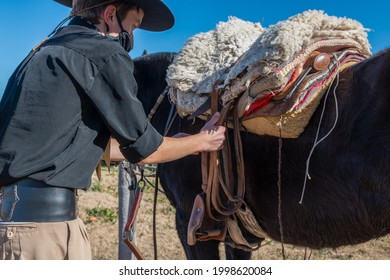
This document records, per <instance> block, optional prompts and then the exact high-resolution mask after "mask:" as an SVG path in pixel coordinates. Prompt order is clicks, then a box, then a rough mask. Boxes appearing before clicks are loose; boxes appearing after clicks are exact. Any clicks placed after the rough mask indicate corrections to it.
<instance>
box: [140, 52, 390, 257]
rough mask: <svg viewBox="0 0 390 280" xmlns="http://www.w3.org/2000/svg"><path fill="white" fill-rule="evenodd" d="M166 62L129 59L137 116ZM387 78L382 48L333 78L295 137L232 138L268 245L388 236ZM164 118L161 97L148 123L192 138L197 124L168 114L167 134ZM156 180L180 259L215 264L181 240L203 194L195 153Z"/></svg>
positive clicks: (213, 244)
mask: <svg viewBox="0 0 390 280" xmlns="http://www.w3.org/2000/svg"><path fill="white" fill-rule="evenodd" d="M174 56H175V53H155V54H149V55H145V56H142V57H138V58H135V59H134V65H135V70H134V76H135V78H136V81H137V83H138V92H139V93H138V98H139V99H140V101H141V102H142V103H143V105H144V109H145V111H146V112H149V111H150V110H151V109H152V107H153V106H154V104H155V101H156V99H157V98H158V96H159V95H160V93H161V92H163V91H164V88H165V87H166V81H165V74H166V70H167V67H168V66H169V65H170V64H171V63H172V61H173V59H174ZM388 73H390V49H385V50H383V51H381V52H380V53H378V54H375V55H373V56H371V57H370V58H368V59H365V60H363V61H361V62H359V63H357V64H355V65H353V66H351V67H349V68H347V69H346V70H344V71H343V72H341V73H340V74H339V77H338V79H337V84H336V83H335V82H334V83H333V84H332V85H331V88H330V90H329V92H328V94H327V95H326V96H325V97H323V98H322V100H321V102H320V104H319V106H318V108H317V110H316V111H315V112H314V114H313V116H312V118H311V119H310V121H309V123H308V125H307V126H306V128H305V130H304V132H303V133H302V134H301V135H300V136H299V137H298V138H288V139H287V138H283V139H282V138H279V137H275V136H269V135H257V134H253V133H249V132H245V131H242V132H241V137H242V147H243V158H244V165H245V185H246V193H245V201H246V204H247V205H248V207H249V208H250V209H251V210H252V212H253V214H254V216H255V218H256V220H257V222H258V223H259V225H260V226H261V227H262V229H263V230H264V231H265V232H266V233H267V235H268V236H269V238H271V239H273V240H275V241H279V242H283V243H286V244H292V245H296V246H302V247H306V248H311V249H321V248H337V247H340V246H345V245H354V244H359V243H363V242H366V241H369V240H371V239H376V238H380V237H383V236H386V235H387V234H389V233H390V79H389V78H388ZM324 106H325V107H324ZM171 111H172V105H171V103H170V102H169V99H168V98H165V99H164V101H163V102H162V103H161V105H160V106H159V107H158V109H157V111H156V113H155V115H154V116H153V118H152V124H153V125H154V127H156V129H157V130H158V131H159V132H160V133H162V134H163V133H165V134H166V135H167V136H172V135H174V134H176V133H179V132H184V133H189V134H192V133H196V132H198V131H199V130H200V129H201V127H202V126H203V125H204V121H203V120H201V119H198V118H197V119H195V120H189V119H188V118H180V117H175V118H174V121H173V122H172V125H171V126H170V127H169V129H168V131H167V122H168V119H170V117H169V116H170V115H171V114H170V112H171ZM320 121H321V124H320ZM330 131H331V133H330V134H329V135H328V136H327V138H326V139H325V140H324V141H322V142H321V143H318V145H315V139H316V135H317V134H318V137H319V138H321V137H323V136H324V135H325V134H327V133H328V132H330ZM227 141H231V139H230V137H229V140H227ZM314 146H315V148H314ZM309 159H310V160H309ZM158 176H159V178H160V181H161V185H162V187H163V189H164V192H165V194H166V196H167V197H168V199H169V200H170V202H171V204H172V205H173V206H174V207H175V208H176V228H177V233H178V236H179V238H180V241H181V244H182V246H183V248H184V251H185V254H186V257H187V258H188V259H219V258H220V256H219V250H218V246H219V243H220V241H217V240H210V241H201V242H199V241H198V242H196V244H195V245H192V246H190V245H188V243H187V227H188V222H189V219H190V215H191V211H192V206H193V202H194V199H195V197H196V195H197V194H199V193H201V192H202V189H201V184H202V178H201V159H200V155H191V156H187V157H185V158H182V159H180V160H176V161H173V162H169V163H164V164H160V165H159V167H158ZM244 234H246V232H244ZM225 248H226V258H227V259H249V258H250V256H251V253H250V252H248V251H246V250H241V249H237V248H231V247H230V246H226V245H225Z"/></svg>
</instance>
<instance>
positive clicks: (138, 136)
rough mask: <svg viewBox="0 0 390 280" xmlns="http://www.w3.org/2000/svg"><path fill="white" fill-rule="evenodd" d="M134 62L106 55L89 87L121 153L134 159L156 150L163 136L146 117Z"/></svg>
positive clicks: (120, 56) (141, 157) (135, 160)
mask: <svg viewBox="0 0 390 280" xmlns="http://www.w3.org/2000/svg"><path fill="white" fill-rule="evenodd" d="M133 68H134V64H133V62H132V61H131V59H130V57H129V56H128V55H123V54H115V55H113V56H112V57H110V58H108V59H107V62H106V63H105V65H104V67H102V69H101V70H100V72H99V74H98V75H97V76H96V78H95V81H94V83H93V85H92V87H91V89H90V90H88V91H87V94H88V95H89V97H90V99H91V100H92V102H93V103H94V105H95V107H96V108H97V110H98V112H99V115H100V117H101V118H102V119H103V121H104V123H105V124H106V126H107V127H108V129H109V130H110V133H111V135H112V137H114V138H115V139H116V140H117V141H118V143H119V145H120V149H121V152H122V153H123V155H124V157H125V158H126V159H127V160H128V161H130V162H132V163H136V162H139V161H141V160H142V159H144V158H147V157H148V156H149V155H151V154H152V153H153V152H155V151H156V150H157V149H158V147H159V146H160V145H161V143H162V141H163V137H162V135H161V134H160V133H158V132H157V130H156V129H155V128H154V127H153V126H152V125H151V124H150V122H148V121H147V118H146V114H145V111H144V109H143V106H142V103H141V102H140V101H139V100H138V98H137V84H136V81H135V79H134V76H133Z"/></svg>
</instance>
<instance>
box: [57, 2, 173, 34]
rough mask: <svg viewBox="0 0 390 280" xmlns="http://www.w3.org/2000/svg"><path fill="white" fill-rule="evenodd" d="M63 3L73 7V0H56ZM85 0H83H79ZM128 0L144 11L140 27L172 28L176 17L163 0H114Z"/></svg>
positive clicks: (147, 28)
mask: <svg viewBox="0 0 390 280" xmlns="http://www.w3.org/2000/svg"><path fill="white" fill-rule="evenodd" d="M54 1H56V2H58V3H60V4H62V5H65V6H67V7H70V8H72V0H54ZM78 1H83V0H78ZM116 1H118V2H119V1H126V2H129V3H134V5H136V6H137V7H139V8H141V9H142V10H143V11H144V14H145V15H144V18H143V20H142V23H141V26H140V27H139V28H141V29H144V30H149V31H164V30H168V29H170V28H171V27H172V26H173V25H174V23H175V18H174V16H173V14H172V12H171V10H170V9H169V8H168V7H167V6H166V5H165V4H164V3H163V2H162V1H161V0H113V1H112V2H116ZM108 2H109V0H106V1H102V0H100V1H99V0H96V4H99V3H102V4H104V3H108Z"/></svg>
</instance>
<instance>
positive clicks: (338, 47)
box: [167, 10, 371, 138]
mask: <svg viewBox="0 0 390 280" xmlns="http://www.w3.org/2000/svg"><path fill="white" fill-rule="evenodd" d="M367 31H368V30H367V29H366V28H364V27H363V26H362V24H361V23H359V22H357V21H355V20H352V19H348V18H339V17H334V16H328V15H326V14H325V13H324V12H323V11H316V10H310V11H306V12H303V13H301V14H298V15H296V16H293V17H290V18H289V19H287V20H286V21H281V22H278V23H277V24H275V25H272V26H270V27H269V28H267V29H265V28H263V27H261V25H260V24H259V23H251V22H246V21H242V20H240V19H237V18H230V19H229V20H228V22H222V23H219V24H218V25H217V28H216V29H215V30H212V31H210V32H207V33H201V34H198V35H195V36H194V37H193V38H190V40H189V41H188V42H187V43H186V45H185V46H184V47H183V49H182V50H181V51H180V52H179V54H178V55H177V57H176V58H175V61H174V63H173V64H172V65H171V66H170V67H169V68H168V73H167V82H168V85H169V87H170V90H169V95H170V98H171V100H173V102H174V103H175V104H176V108H177V110H178V112H179V114H180V115H181V116H187V115H192V114H194V113H195V112H197V111H199V108H201V107H202V105H203V107H204V104H207V102H208V100H209V98H210V95H211V94H213V87H214V85H215V83H216V82H217V81H222V82H221V83H220V86H219V91H218V92H219V94H220V103H221V104H222V106H225V105H226V104H228V103H229V102H231V101H236V102H238V110H239V117H240V118H241V121H242V124H243V127H244V128H245V129H246V130H248V131H250V132H254V133H257V134H268V135H274V136H280V133H281V131H280V125H281V124H282V126H283V130H282V137H284V138H295V137H298V136H299V135H300V134H301V133H302V132H303V130H304V127H305V126H306V124H307V123H308V121H309V119H310V117H311V115H312V114H313V112H314V111H315V109H316V107H317V106H318V104H319V102H320V99H321V97H322V96H323V94H324V92H325V90H326V88H327V87H328V86H329V85H330V84H331V82H332V81H333V80H334V78H335V76H336V75H337V74H338V73H339V72H340V71H342V70H343V69H345V68H346V67H348V66H350V65H352V64H354V63H357V62H359V61H361V60H363V59H366V58H367V57H369V56H370V55H371V52H370V48H371V46H370V44H369V42H368V39H367V37H368V36H367ZM208 114H210V111H209V110H206V111H204V112H202V115H201V117H206V116H207V115H208Z"/></svg>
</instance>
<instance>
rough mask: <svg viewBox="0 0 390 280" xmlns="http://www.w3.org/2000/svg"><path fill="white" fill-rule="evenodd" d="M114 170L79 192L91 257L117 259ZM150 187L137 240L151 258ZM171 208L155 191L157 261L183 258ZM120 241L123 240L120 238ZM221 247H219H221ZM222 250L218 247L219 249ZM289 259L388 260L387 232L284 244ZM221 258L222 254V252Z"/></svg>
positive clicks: (277, 252)
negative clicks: (316, 244)
mask: <svg viewBox="0 0 390 280" xmlns="http://www.w3.org/2000/svg"><path fill="white" fill-rule="evenodd" d="M117 182H118V170H117V168H115V167H114V168H112V169H111V172H110V173H108V172H107V170H106V169H103V178H102V181H101V182H99V181H98V180H97V178H96V177H94V178H93V183H92V187H91V189H90V190H89V191H87V192H80V193H79V216H80V217H81V218H82V219H83V221H84V222H85V223H86V226H87V230H88V233H89V237H90V240H91V244H92V255H93V259H98V260H115V259H118V240H119V238H118V222H117V211H118V192H117ZM152 211H153V189H152V188H151V187H147V189H146V191H145V193H144V195H143V200H142V202H141V208H140V211H139V214H138V224H137V243H138V245H137V246H138V247H139V249H140V251H141V252H142V254H143V256H144V258H145V259H148V260H152V259H153V258H154V254H153V236H152V234H153V228H152V219H153V217H152ZM174 215H175V209H174V208H173V207H172V206H171V205H170V204H169V202H168V200H167V199H166V198H165V196H164V195H163V194H161V193H160V194H159V196H158V203H157V219H156V220H157V256H158V259H159V260H183V259H186V258H185V254H184V251H183V248H182V247H181V244H180V241H179V239H178V237H177V233H176V229H175V218H174ZM120 242H123V241H122V240H121V241H120ZM221 247H222V246H221ZM221 251H222V250H221ZM284 251H285V255H286V257H287V259H289V260H296V259H299V260H302V259H305V256H306V258H308V256H310V259H312V260H390V235H388V236H386V237H383V238H380V239H377V240H372V241H370V242H367V243H363V244H360V245H355V246H346V247H342V248H338V249H337V250H333V249H322V250H313V251H312V250H306V252H305V248H300V247H296V246H291V245H284ZM222 259H223V253H222ZM252 259H256V260H257V259H265V260H281V259H283V256H282V245H281V244H280V243H278V242H275V241H272V240H265V242H263V245H262V247H261V248H260V249H259V250H257V251H255V252H254V253H253V255H252Z"/></svg>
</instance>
